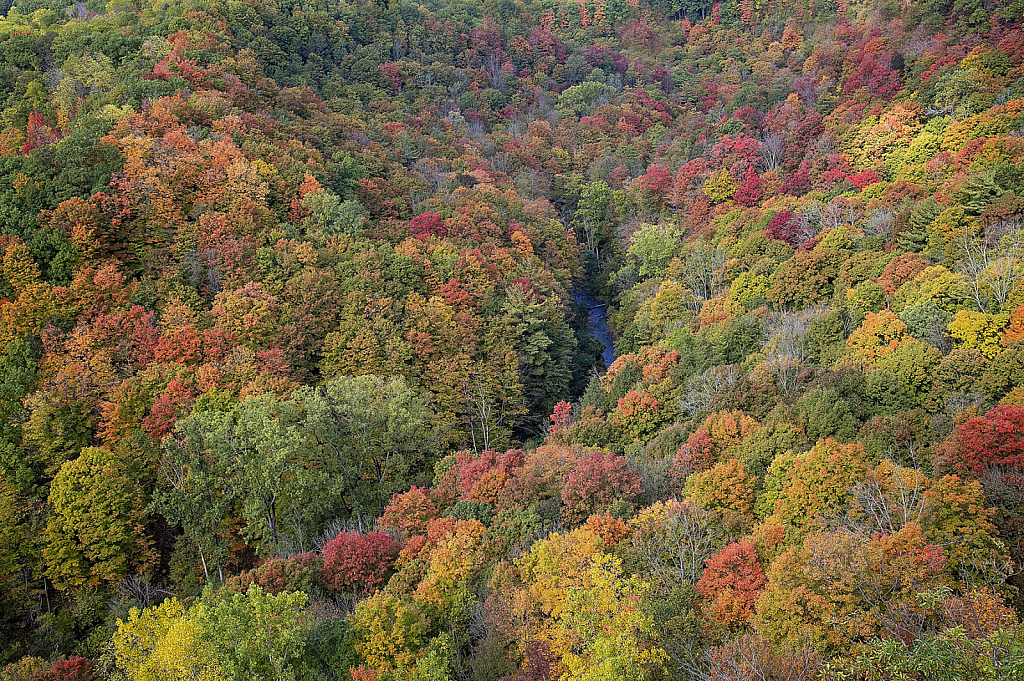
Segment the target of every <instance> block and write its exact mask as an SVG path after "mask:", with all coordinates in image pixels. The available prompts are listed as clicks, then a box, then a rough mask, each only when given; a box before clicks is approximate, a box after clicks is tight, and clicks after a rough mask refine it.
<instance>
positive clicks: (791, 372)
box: [761, 306, 828, 394]
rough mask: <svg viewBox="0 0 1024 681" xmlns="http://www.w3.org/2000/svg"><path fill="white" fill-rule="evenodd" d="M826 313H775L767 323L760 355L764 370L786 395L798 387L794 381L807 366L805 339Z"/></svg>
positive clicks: (816, 310)
mask: <svg viewBox="0 0 1024 681" xmlns="http://www.w3.org/2000/svg"><path fill="white" fill-rule="evenodd" d="M826 312H828V308H826V307H824V306H822V307H817V308H811V309H809V310H804V311H803V312H797V313H790V312H774V313H772V314H771V315H769V317H768V320H767V323H766V325H765V326H766V331H767V339H766V340H765V342H764V345H763V346H762V349H761V353H762V354H763V355H764V358H765V366H766V367H767V369H768V371H769V373H771V375H772V376H773V377H774V378H775V381H776V383H777V384H778V386H779V388H780V389H782V391H783V392H785V393H787V394H789V393H791V392H793V391H794V390H795V389H796V387H797V377H798V376H799V375H800V372H801V371H802V370H803V368H804V367H805V366H806V361H807V344H806V342H805V337H806V335H807V332H808V330H810V327H811V322H813V321H814V319H815V318H817V317H819V316H821V315H822V314H825V313H826Z"/></svg>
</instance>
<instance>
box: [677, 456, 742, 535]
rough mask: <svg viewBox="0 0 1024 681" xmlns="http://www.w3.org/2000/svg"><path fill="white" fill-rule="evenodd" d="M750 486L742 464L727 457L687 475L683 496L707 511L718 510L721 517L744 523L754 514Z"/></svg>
mask: <svg viewBox="0 0 1024 681" xmlns="http://www.w3.org/2000/svg"><path fill="white" fill-rule="evenodd" d="M753 487H754V485H753V483H752V481H751V479H750V476H748V475H747V472H746V471H745V470H744V469H743V464H741V463H740V462H739V460H737V459H729V460H727V461H723V462H721V463H718V464H715V465H714V466H713V467H712V468H710V469H709V470H706V471H702V472H700V473H696V474H694V475H691V476H690V477H689V478H688V479H687V481H686V495H687V497H689V498H690V499H693V500H694V501H695V502H697V503H698V504H700V505H701V506H703V507H704V508H706V509H708V510H709V511H715V512H718V513H721V514H722V515H723V519H724V520H726V521H730V520H731V521H733V522H737V521H738V523H739V524H740V525H744V524H747V523H750V522H751V521H752V520H753V517H754V489H753Z"/></svg>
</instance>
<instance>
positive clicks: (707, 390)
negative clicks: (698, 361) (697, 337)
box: [679, 364, 743, 414]
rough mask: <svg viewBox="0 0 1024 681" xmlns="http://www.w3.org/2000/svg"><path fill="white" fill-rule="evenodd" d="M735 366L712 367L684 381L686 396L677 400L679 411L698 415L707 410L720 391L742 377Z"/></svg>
mask: <svg viewBox="0 0 1024 681" xmlns="http://www.w3.org/2000/svg"><path fill="white" fill-rule="evenodd" d="M742 375H743V374H742V372H741V371H740V368H739V367H738V366H737V365H735V364H723V365H719V366H713V367H711V368H710V369H708V370H707V371H703V372H701V373H699V374H697V375H696V376H691V377H690V378H689V379H687V381H686V388H687V389H686V394H685V395H683V396H682V397H681V398H679V409H680V411H683V412H685V413H687V414H699V413H700V412H702V411H704V410H705V409H707V408H708V406H709V405H710V404H711V401H712V400H713V399H714V398H715V395H717V394H718V393H719V392H720V391H721V390H723V389H725V388H727V387H729V386H731V385H735V383H736V382H737V381H739V380H740V377H741V376H742Z"/></svg>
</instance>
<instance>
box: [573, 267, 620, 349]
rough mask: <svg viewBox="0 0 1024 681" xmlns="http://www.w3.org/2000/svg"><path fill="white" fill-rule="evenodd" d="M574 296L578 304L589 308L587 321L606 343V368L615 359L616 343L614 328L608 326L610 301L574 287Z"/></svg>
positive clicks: (599, 338)
mask: <svg viewBox="0 0 1024 681" xmlns="http://www.w3.org/2000/svg"><path fill="white" fill-rule="evenodd" d="M572 295H573V298H574V299H575V300H576V304H577V305H582V306H583V307H585V308H586V309H587V321H588V323H589V326H590V332H591V333H592V334H594V337H595V338H597V339H598V340H599V341H601V343H603V344H604V352H602V353H601V357H602V358H603V359H604V364H605V368H608V367H610V366H611V365H612V362H614V361H615V344H614V343H613V342H612V330H611V327H609V326H608V303H606V302H604V301H603V300H600V299H598V298H595V297H594V296H593V295H592V294H591V293H590V292H589V291H585V290H583V289H580V288H575V287H573V289H572Z"/></svg>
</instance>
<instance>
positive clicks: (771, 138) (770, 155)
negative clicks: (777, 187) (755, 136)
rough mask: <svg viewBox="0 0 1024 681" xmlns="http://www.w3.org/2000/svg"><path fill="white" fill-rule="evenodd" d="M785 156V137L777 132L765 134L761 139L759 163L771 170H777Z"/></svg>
mask: <svg viewBox="0 0 1024 681" xmlns="http://www.w3.org/2000/svg"><path fill="white" fill-rule="evenodd" d="M785 156H786V138H785V137H783V136H782V135H780V134H778V133H777V132H773V133H771V134H769V135H765V137H764V139H763V140H762V141H761V164H762V165H763V166H764V169H765V170H767V171H769V172H771V171H773V170H778V169H779V166H781V165H782V159H784V158H785Z"/></svg>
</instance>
